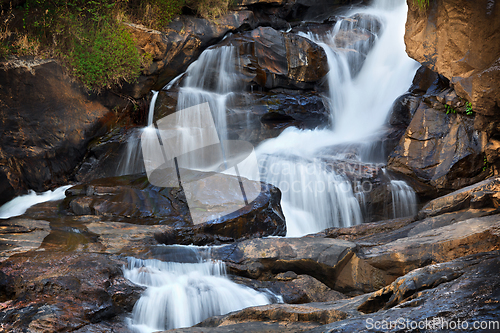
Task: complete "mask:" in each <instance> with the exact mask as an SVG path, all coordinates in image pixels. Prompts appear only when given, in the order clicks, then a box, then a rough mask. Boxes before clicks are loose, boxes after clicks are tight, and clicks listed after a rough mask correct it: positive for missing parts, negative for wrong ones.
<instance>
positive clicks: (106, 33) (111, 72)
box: [66, 20, 141, 90]
mask: <svg viewBox="0 0 500 333" xmlns="http://www.w3.org/2000/svg"><path fill="white" fill-rule="evenodd" d="M80 31H81V32H80V34H78V35H77V36H75V38H73V39H72V43H73V45H72V47H71V48H70V52H69V54H68V55H67V56H66V58H67V60H68V62H69V64H70V65H71V67H72V68H73V69H74V74H75V76H76V77H78V78H79V79H80V80H81V81H82V82H83V83H84V84H85V86H87V87H88V88H90V89H94V90H99V89H101V88H105V87H107V88H109V87H111V86H112V85H115V84H119V83H120V81H121V80H125V81H132V80H134V79H135V78H137V77H138V76H139V74H140V69H141V57H140V55H139V52H138V50H137V49H136V47H135V43H134V41H133V39H132V37H131V36H130V34H129V33H128V31H126V29H125V28H124V27H123V26H121V25H119V24H116V22H112V21H109V20H102V21H101V22H99V23H97V24H95V25H94V26H92V27H89V28H87V29H85V30H84V29H81V30H80Z"/></svg>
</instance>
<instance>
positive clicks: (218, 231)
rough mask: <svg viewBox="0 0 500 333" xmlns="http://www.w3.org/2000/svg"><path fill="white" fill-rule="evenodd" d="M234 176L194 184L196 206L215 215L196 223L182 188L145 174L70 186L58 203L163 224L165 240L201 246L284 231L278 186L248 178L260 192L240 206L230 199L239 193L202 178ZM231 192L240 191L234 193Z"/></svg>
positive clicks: (75, 210)
mask: <svg viewBox="0 0 500 333" xmlns="http://www.w3.org/2000/svg"><path fill="white" fill-rule="evenodd" d="M234 179H235V177H232V176H226V175H222V174H218V175H213V176H211V177H208V178H202V179H201V180H200V182H201V183H200V184H198V185H197V186H199V188H195V189H193V191H194V192H193V193H196V195H197V198H198V199H199V200H202V201H201V202H199V206H197V207H196V209H198V210H203V211H206V212H205V213H207V214H209V216H212V215H214V216H216V217H217V218H216V219H213V220H210V221H208V222H204V223H201V224H196V225H193V220H192V219H191V212H190V208H189V207H188V204H187V200H186V197H185V192H184V191H182V190H181V188H161V187H156V186H153V185H152V184H150V183H149V181H148V180H147V177H146V176H145V175H144V174H140V175H135V176H124V177H112V178H104V179H99V180H95V181H92V182H90V183H88V184H86V185H77V186H74V187H72V188H71V189H69V190H68V192H67V195H68V197H67V198H66V199H65V201H64V203H63V207H64V209H65V211H66V212H67V214H71V215H77V216H79V215H96V216H102V217H103V221H121V222H128V223H138V224H161V225H165V226H168V228H163V229H162V230H161V231H160V230H158V232H157V233H156V236H155V237H156V239H157V240H158V241H159V242H161V243H165V244H196V245H206V244H213V243H219V242H223V243H227V242H231V241H234V240H237V239H242V238H249V237H262V236H269V235H276V236H281V235H284V234H285V232H286V226H285V221H284V219H283V215H282V213H281V207H280V202H279V201H280V198H281V195H280V192H279V190H278V189H277V188H275V187H273V186H270V185H265V184H261V183H258V182H251V183H252V184H255V186H257V187H256V188H257V189H258V190H259V192H260V194H258V196H257V198H256V199H255V200H254V201H253V202H251V203H249V205H246V206H244V207H239V206H238V205H236V206H235V203H234V202H235V199H238V200H237V202H236V203H238V202H239V201H241V198H240V197H239V196H241V193H239V194H238V193H236V194H234V193H233V192H231V191H226V192H220V193H214V192H212V191H211V189H213V188H214V187H213V186H210V184H209V183H207V182H214V181H215V182H217V183H218V186H222V185H223V184H224V183H225V182H229V181H234ZM184 186H187V184H185V185H184ZM259 192H257V193H259ZM234 195H239V196H238V197H237V198H235V197H234ZM214 202H216V204H214ZM233 206H234V208H233ZM193 209H195V208H193Z"/></svg>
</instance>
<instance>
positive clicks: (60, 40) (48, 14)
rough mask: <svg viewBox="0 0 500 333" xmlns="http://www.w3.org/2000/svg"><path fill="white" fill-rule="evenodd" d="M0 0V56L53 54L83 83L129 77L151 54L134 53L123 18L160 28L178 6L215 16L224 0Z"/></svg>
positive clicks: (100, 84)
mask: <svg viewBox="0 0 500 333" xmlns="http://www.w3.org/2000/svg"><path fill="white" fill-rule="evenodd" d="M21 3H22V5H21V6H19V7H17V8H13V7H12V2H9V1H0V9H1V13H0V18H1V20H0V58H7V57H8V56H10V55H16V56H27V55H36V56H43V57H57V58H59V59H60V60H62V61H63V62H64V63H65V64H66V65H67V67H68V68H69V69H70V71H71V72H72V73H73V75H74V76H75V77H77V78H78V79H80V80H81V81H82V82H83V83H84V84H85V86H86V87H88V88H89V89H91V90H94V91H99V90H100V89H102V88H107V87H111V86H113V85H116V84H121V83H122V82H124V81H128V82H130V81H134V80H135V79H136V78H137V77H138V76H139V74H140V71H141V66H145V65H148V64H149V63H150V62H151V60H152V56H151V55H150V54H147V53H146V54H142V55H141V54H140V53H139V51H138V49H137V48H136V46H135V41H134V39H133V37H132V35H131V33H130V31H129V30H128V28H127V27H126V25H124V24H123V22H124V21H126V22H132V23H137V24H143V25H146V26H148V27H150V28H154V29H161V28H162V27H165V26H166V25H167V24H168V23H169V22H170V21H171V20H172V19H173V18H175V17H176V16H178V15H179V14H181V13H182V11H183V9H186V10H188V11H190V12H193V13H196V14H198V15H200V16H202V17H205V18H209V19H215V18H216V17H217V16H219V15H221V14H224V13H225V12H226V11H227V9H228V7H229V0H146V1H140V0H67V1H62V0H26V1H24V2H21Z"/></svg>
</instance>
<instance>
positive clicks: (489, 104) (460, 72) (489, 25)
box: [405, 0, 500, 115]
mask: <svg viewBox="0 0 500 333" xmlns="http://www.w3.org/2000/svg"><path fill="white" fill-rule="evenodd" d="M408 5H409V11H408V20H407V22H406V33H405V43H406V52H408V55H409V56H410V57H412V58H414V59H415V60H417V61H418V62H420V63H421V64H423V65H424V66H426V67H428V68H430V69H432V70H433V71H435V72H437V73H439V74H442V75H444V76H445V77H447V78H448V79H450V81H451V83H452V84H453V85H454V87H455V90H456V91H457V93H458V94H459V95H460V96H461V97H463V98H465V99H467V100H468V101H469V102H471V103H472V107H473V109H474V110H475V111H476V112H478V113H481V114H485V115H494V114H495V113H497V112H498V111H499V109H498V108H499V106H500V90H499V89H498V87H499V86H500V69H499V61H500V43H499V42H498V41H499V40H500V21H499V20H498V16H499V15H500V7H499V6H497V5H495V4H494V3H493V2H491V1H487V0H479V1H474V2H471V1H466V0H451V1H450V0H437V1H431V2H430V4H429V8H428V9H426V10H420V9H419V8H418V7H417V6H416V5H414V2H412V1H411V0H408Z"/></svg>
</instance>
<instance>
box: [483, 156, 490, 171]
mask: <svg viewBox="0 0 500 333" xmlns="http://www.w3.org/2000/svg"><path fill="white" fill-rule="evenodd" d="M489 167H490V162H488V159H487V158H486V156H485V157H484V159H483V171H486V170H488V168H489Z"/></svg>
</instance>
